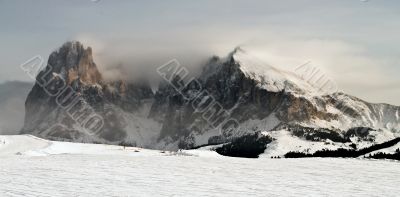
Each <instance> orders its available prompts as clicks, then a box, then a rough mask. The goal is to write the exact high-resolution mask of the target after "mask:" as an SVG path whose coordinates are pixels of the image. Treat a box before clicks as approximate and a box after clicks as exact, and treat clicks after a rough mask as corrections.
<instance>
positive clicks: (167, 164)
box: [0, 135, 400, 197]
mask: <svg viewBox="0 0 400 197" xmlns="http://www.w3.org/2000/svg"><path fill="white" fill-rule="evenodd" d="M266 154H267V153H266ZM399 165H400V163H399V162H395V161H388V160H367V159H337V158H329V159H321V158H308V159H269V158H268V157H262V156H261V157H260V158H259V159H243V158H231V157H223V156H220V155H218V154H217V153H215V152H213V151H209V150H207V148H203V149H197V150H183V151H178V152H169V151H157V150H148V149H142V148H134V147H122V146H114V145H102V144H80V143H70V142H55V141H48V140H44V139H40V138H36V137H33V136H31V135H15V136H0V196H5V197H7V196H51V197H55V196H95V195H100V196H398V194H399V192H400V188H399V187H398V185H399V184H400V178H399V176H398V174H399V173H400V166H399Z"/></svg>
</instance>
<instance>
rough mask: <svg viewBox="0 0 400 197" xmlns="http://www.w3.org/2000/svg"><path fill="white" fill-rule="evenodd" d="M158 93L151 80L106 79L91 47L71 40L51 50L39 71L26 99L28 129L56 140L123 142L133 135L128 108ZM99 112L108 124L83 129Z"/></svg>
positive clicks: (24, 129)
mask: <svg viewBox="0 0 400 197" xmlns="http://www.w3.org/2000/svg"><path fill="white" fill-rule="evenodd" d="M152 97H153V92H152V90H151V89H150V87H149V86H147V85H146V84H145V83H143V84H131V83H128V82H125V81H115V82H105V81H103V80H102V77H101V74H100V72H99V71H98V69H97V67H96V64H95V63H94V61H93V58H92V50H91V48H84V47H83V46H82V44H80V43H79V42H68V43H66V44H64V45H63V46H62V47H61V48H60V49H59V50H58V51H55V52H53V53H52V54H51V55H50V57H49V61H48V65H47V67H46V68H45V70H43V71H42V72H40V73H39V75H38V76H37V82H36V84H35V85H34V87H33V88H32V90H31V92H30V93H29V95H28V97H27V100H26V104H25V109H26V110H25V111H26V115H25V125H24V128H23V129H22V132H23V133H32V134H36V135H39V136H41V137H46V138H51V139H65V140H73V141H83V142H106V143H119V142H122V141H124V139H125V138H126V137H127V132H126V127H127V125H128V124H129V123H128V122H129V120H128V119H126V117H125V116H124V113H135V112H137V111H138V110H139V109H140V107H141V106H142V105H143V103H144V102H145V101H146V100H147V99H152ZM60 103H61V104H60ZM93 115H98V116H99V117H101V118H102V119H103V121H102V122H103V123H104V125H102V127H101V129H100V130H99V131H97V130H96V133H89V132H87V131H85V132H83V131H82V130H85V129H87V128H85V126H86V125H85V124H89V122H85V121H88V120H87V119H85V118H87V117H89V118H90V116H93ZM99 125H100V124H99Z"/></svg>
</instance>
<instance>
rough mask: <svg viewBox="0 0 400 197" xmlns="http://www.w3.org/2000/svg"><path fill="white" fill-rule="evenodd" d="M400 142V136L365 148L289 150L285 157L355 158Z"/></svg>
mask: <svg viewBox="0 0 400 197" xmlns="http://www.w3.org/2000/svg"><path fill="white" fill-rule="evenodd" d="M399 142H400V138H395V139H393V140H390V141H387V142H384V143H381V144H375V145H372V146H370V147H367V148H363V149H359V150H357V149H344V148H339V149H337V150H327V149H324V150H319V151H316V152H315V153H312V154H310V153H302V152H288V153H286V154H285V158H302V157H343V158H355V157H359V156H362V155H365V154H368V153H370V152H373V151H377V150H380V149H383V148H388V147H391V146H394V145H396V144H397V143H399Z"/></svg>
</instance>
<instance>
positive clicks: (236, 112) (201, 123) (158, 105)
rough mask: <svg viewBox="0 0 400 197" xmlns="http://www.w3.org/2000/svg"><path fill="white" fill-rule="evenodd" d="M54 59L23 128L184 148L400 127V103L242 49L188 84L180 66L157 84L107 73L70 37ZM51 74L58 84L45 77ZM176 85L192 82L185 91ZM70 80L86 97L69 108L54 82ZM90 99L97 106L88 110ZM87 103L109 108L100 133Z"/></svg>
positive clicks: (383, 133)
mask: <svg viewBox="0 0 400 197" xmlns="http://www.w3.org/2000/svg"><path fill="white" fill-rule="evenodd" d="M49 65H51V66H48V67H47V68H46V69H45V70H44V71H42V72H41V73H40V74H39V75H38V77H37V79H38V82H37V83H36V84H35V86H34V87H33V89H32V90H31V92H30V94H29V96H28V98H27V101H26V118H25V126H24V128H23V130H22V132H23V133H29V134H34V135H37V136H41V137H45V138H50V139H57V140H69V141H78V142H99V143H110V144H121V143H122V144H132V145H137V146H143V147H148V148H160V149H177V148H192V147H195V146H200V145H205V144H217V143H224V142H228V141H231V140H232V139H236V138H238V137H241V136H243V135H245V134H246V133H254V132H263V133H265V134H268V132H271V133H273V132H274V131H277V130H282V129H284V130H285V131H288V132H289V133H290V135H295V136H297V137H300V138H304V139H307V138H310V136H312V137H314V138H312V139H311V141H312V140H315V141H318V140H319V141H321V140H331V138H332V139H333V138H335V139H341V140H339V141H343V142H344V141H346V140H347V141H349V140H350V138H351V142H353V143H360V144H361V143H363V142H364V141H368V140H370V142H371V143H374V142H375V141H384V140H389V139H392V138H395V137H397V136H398V135H399V132H400V119H399V114H400V112H399V111H400V107H397V106H392V105H388V104H371V103H368V102H365V101H363V100H360V99H358V98H356V97H353V96H350V95H347V94H344V93H333V94H325V95H324V94H320V90H318V89H317V88H315V87H314V86H313V85H312V84H310V83H308V82H307V81H306V80H304V79H302V78H301V77H299V76H298V75H296V74H295V73H292V72H289V71H283V70H280V69H278V68H275V67H273V66H269V65H267V64H265V63H262V62H260V61H258V60H256V59H255V58H253V57H252V56H251V55H249V54H248V53H247V52H245V51H244V50H242V49H240V48H237V49H235V50H234V51H233V52H232V53H230V54H229V55H228V56H227V57H225V58H219V57H213V58H211V59H210V60H209V62H208V63H207V64H206V65H204V69H203V73H202V74H201V75H200V76H199V77H198V78H196V79H195V80H193V81H190V82H188V83H187V84H185V82H184V81H182V80H181V78H180V77H181V76H177V75H173V76H172V81H171V83H167V82H165V83H161V84H160V85H159V87H158V90H157V91H156V92H155V93H153V92H152V90H151V87H150V85H149V83H148V82H146V81H145V80H143V81H142V82H140V83H139V82H136V83H132V82H128V81H123V80H119V81H105V80H104V79H103V78H102V76H101V73H100V72H99V71H98V70H97V67H96V64H95V63H94V60H93V58H92V55H91V48H90V47H89V48H85V47H83V46H82V44H80V43H79V42H68V43H65V44H64V45H63V46H62V47H61V48H60V49H59V50H58V51H55V52H53V53H52V54H51V55H50V57H49ZM41 80H43V81H45V82H48V83H46V85H45V86H41V85H40V81H41ZM176 85H182V87H184V88H182V89H180V90H177V89H176ZM65 87H71V88H70V89H71V90H69V91H70V92H74V93H76V95H78V97H79V98H82V99H81V100H79V102H78V103H80V104H77V105H72V107H70V108H67V109H65V108H63V107H62V105H61V106H60V104H59V102H57V101H59V100H71V99H70V98H69V97H68V96H67V94H66V93H65V92H64V93H61V94H58V95H55V96H54V95H53V96H52V95H49V91H46V90H51V91H50V92H52V91H54V92H57V90H60V89H62V88H65ZM194 95H195V96H194ZM66 103H68V102H66ZM70 103H72V102H70ZM211 103H212V105H211ZM85 104H88V106H89V108H85V109H84V110H82V106H84V105H85ZM196 106H197V107H196ZM199 108H201V109H204V110H200V109H199ZM71 111H72V112H73V113H71ZM79 111H81V113H78V112H79ZM82 111H90V112H91V113H89V115H90V114H93V113H94V114H96V115H99V116H100V117H102V118H103V119H104V126H103V127H102V129H101V130H99V131H98V132H95V133H88V132H86V131H85V129H83V130H82V127H85V124H82V123H85V122H84V121H83V120H82V119H83V118H84V117H86V116H83V115H84V114H85V113H84V112H82ZM216 114H218V116H217V115H216ZM210 117H211V118H210ZM227 119H229V120H235V121H237V122H238V123H239V125H236V126H239V127H235V128H239V129H232V127H224V126H222V127H221V125H223V120H227ZM210 120H211V121H210ZM54 125H56V126H54ZM310 128H311V129H312V132H311V130H310ZM354 128H364V129H360V130H357V129H354ZM299 130H301V131H302V132H298V131H299ZM294 131H296V132H294ZM326 133H328V134H329V135H325V134H326ZM275 136H279V135H275ZM321 136H325V137H321ZM333 136H334V137H333ZM335 139H334V140H331V141H335ZM308 140H310V139H308ZM349 142H350V141H349Z"/></svg>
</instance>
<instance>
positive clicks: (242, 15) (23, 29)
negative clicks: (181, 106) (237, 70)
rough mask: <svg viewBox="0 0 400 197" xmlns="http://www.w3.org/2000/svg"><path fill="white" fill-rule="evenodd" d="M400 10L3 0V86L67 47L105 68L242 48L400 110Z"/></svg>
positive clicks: (317, 3) (348, 3)
mask: <svg viewBox="0 0 400 197" xmlns="http://www.w3.org/2000/svg"><path fill="white" fill-rule="evenodd" d="M399 10H400V2H399V1H398V0H392V1H390V0H336V1H332V0H291V1H289V0H279V1H278V0H262V1H261V0H260V1H248V0H243V1H216V0H202V1H186V0H180V1H178V0H169V1H167V0H159V1H152V0H146V1H133V0H129V1H128V0H115V1H112V0H100V1H97V2H94V1H91V0H80V1H78V0H68V1H67V0H65V1H56V0H46V1H45V0H38V1H33V0H31V1H29V0H27V1H22V0H20V1H18V0H0V24H1V27H0V43H1V47H0V66H1V68H2V70H1V72H0V82H4V81H8V80H23V81H28V80H30V79H29V77H27V76H26V75H25V74H24V73H23V71H22V70H21V69H19V65H20V64H21V63H23V62H25V61H26V60H28V59H29V58H31V57H33V56H34V55H41V56H43V57H45V58H47V56H48V55H49V54H50V53H51V52H52V51H53V50H55V49H56V48H58V47H59V46H61V45H62V43H64V42H65V41H68V40H80V41H82V42H83V43H84V44H85V45H90V46H92V48H93V50H94V53H95V61H96V62H97V64H98V65H99V66H100V67H101V68H102V69H104V68H106V67H107V65H111V64H118V62H119V61H120V62H121V63H122V62H124V61H123V60H125V59H129V61H130V63H129V65H128V66H131V67H132V68H138V67H148V66H149V65H154V64H162V63H165V62H166V61H168V60H169V59H171V58H178V60H180V61H181V62H183V64H188V65H190V64H196V62H199V61H201V59H202V58H205V57H207V56H211V55H212V54H217V55H220V56H225V55H226V54H227V53H229V51H231V50H233V48H234V47H236V46H238V45H240V46H242V47H243V48H244V49H246V50H248V51H250V52H251V53H252V54H254V55H255V56H257V57H259V58H260V59H262V60H263V61H265V62H267V63H269V64H271V65H274V66H276V67H281V68H285V69H294V68H295V67H296V66H298V65H301V64H303V63H304V62H307V61H310V62H311V64H312V65H313V66H316V67H318V68H320V69H321V70H323V71H324V72H326V73H328V74H329V75H330V76H331V77H332V78H333V79H334V80H335V81H336V82H337V84H338V86H339V89H341V90H343V91H344V92H346V93H349V94H352V95H355V96H358V97H360V98H362V99H365V100H367V101H371V102H385V103H391V104H396V105H400V99H398V98H400V77H399V74H400V65H399V64H400V22H399V21H400V11H399ZM132 60H134V61H132Z"/></svg>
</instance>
